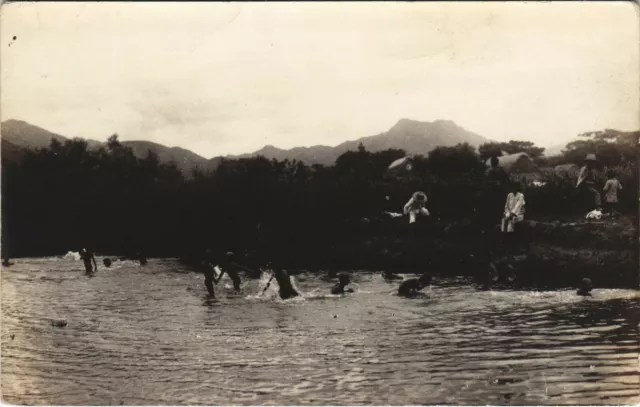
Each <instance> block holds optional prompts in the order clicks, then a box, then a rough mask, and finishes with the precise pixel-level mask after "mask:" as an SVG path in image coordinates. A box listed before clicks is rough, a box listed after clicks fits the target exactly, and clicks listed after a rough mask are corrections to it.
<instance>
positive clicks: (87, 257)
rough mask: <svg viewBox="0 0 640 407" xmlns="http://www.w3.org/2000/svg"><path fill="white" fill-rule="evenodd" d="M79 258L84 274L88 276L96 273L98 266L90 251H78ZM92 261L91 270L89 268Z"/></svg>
mask: <svg viewBox="0 0 640 407" xmlns="http://www.w3.org/2000/svg"><path fill="white" fill-rule="evenodd" d="M80 258H81V259H82V261H83V262H84V269H85V270H86V274H90V273H91V272H92V271H98V264H97V263H96V258H95V256H94V255H93V253H92V252H91V251H89V250H87V249H82V250H80ZM92 261H93V265H94V267H95V268H94V269H93V270H92V267H91V262H92Z"/></svg>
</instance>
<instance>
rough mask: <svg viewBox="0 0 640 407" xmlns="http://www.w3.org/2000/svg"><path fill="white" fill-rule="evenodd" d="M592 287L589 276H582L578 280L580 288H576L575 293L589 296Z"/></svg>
mask: <svg viewBox="0 0 640 407" xmlns="http://www.w3.org/2000/svg"><path fill="white" fill-rule="evenodd" d="M592 289H593V284H592V283H591V279H590V278H583V279H582V281H580V288H578V292H577V293H576V294H578V295H581V296H583V297H591V290H592Z"/></svg>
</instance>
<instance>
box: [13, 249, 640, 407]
mask: <svg viewBox="0 0 640 407" xmlns="http://www.w3.org/2000/svg"><path fill="white" fill-rule="evenodd" d="M100 263H101V261H100V259H98V264H99V271H98V273H97V274H96V275H95V276H94V277H92V278H88V277H86V276H85V275H84V274H83V273H84V270H83V266H82V263H81V262H79V261H70V260H61V259H50V258H49V259H22V260H17V261H16V264H15V265H13V266H11V267H9V268H4V269H3V270H2V301H1V305H2V394H3V398H4V400H5V401H6V402H9V403H17V404H32V405H33V404H36V405H38V404H39V405H42V404H48V405H52V404H53V405H58V404H65V405H78V404H80V405H120V404H125V405H139V404H147V405H149V404H152V405H164V404H169V405H183V404H207V405H219V404H254V405H255V404H271V405H273V404H289V405H291V404H324V405H345V404H350V405H356V404H387V405H388V404H392V405H398V404H404V405H406V404H498V405H501V404H529V405H535V404H554V405H557V404H637V403H639V402H640V394H639V391H640V390H639V389H640V374H639V370H638V364H639V359H638V351H639V349H640V347H639V345H638V320H639V318H638V314H639V313H640V306H639V305H638V302H637V292H636V291H633V290H599V289H596V290H595V291H594V296H593V297H592V298H582V297H578V296H576V295H575V293H574V290H570V291H549V292H526V291H482V290H479V289H477V288H476V287H474V286H473V285H472V284H470V283H469V282H468V281H463V280H456V279H436V280H435V281H434V283H435V284H434V286H433V287H431V288H429V289H427V290H425V295H424V296H421V297H419V298H416V299H405V298H401V297H398V296H396V295H395V290H396V289H397V285H398V282H394V283H388V282H385V281H384V280H383V279H382V277H381V276H380V275H378V274H374V273H354V274H353V280H354V281H355V283H356V291H357V293H356V294H353V295H347V296H344V297H339V296H331V295H326V293H328V292H329V288H330V287H331V285H332V283H331V282H329V281H327V280H324V279H322V278H319V277H317V276H315V275H312V274H301V275H299V276H297V277H296V285H297V286H298V288H299V289H300V290H301V291H302V292H304V293H306V294H305V296H304V298H296V299H293V300H289V301H281V300H278V299H276V298H275V296H274V294H275V291H274V289H275V284H274V285H273V286H272V287H271V288H270V289H269V290H268V291H267V293H266V294H265V295H264V296H258V295H256V294H257V293H258V292H260V291H261V290H262V287H264V285H265V281H264V280H249V281H247V282H245V283H244V285H243V293H242V294H233V293H232V292H231V290H229V288H230V287H231V282H230V281H229V280H228V279H227V277H224V278H223V279H222V280H221V282H220V284H219V286H218V287H217V293H218V298H217V300H215V301H212V300H209V299H207V297H206V295H205V294H206V289H205V287H204V284H203V277H202V275H201V274H196V273H194V272H192V271H190V270H188V269H186V268H185V267H184V266H181V265H179V264H178V263H176V262H175V261H171V260H156V259H152V260H150V262H149V264H148V265H147V266H146V267H140V266H139V265H137V264H135V263H133V262H116V263H115V264H114V266H112V268H110V269H106V268H104V267H103V266H101V264H100ZM224 286H226V287H227V288H225V287H224ZM58 319H65V320H66V321H67V323H68V324H67V326H66V327H64V328H60V327H55V326H53V325H52V324H51V321H52V320H58Z"/></svg>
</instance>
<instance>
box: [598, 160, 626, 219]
mask: <svg viewBox="0 0 640 407" xmlns="http://www.w3.org/2000/svg"><path fill="white" fill-rule="evenodd" d="M607 178H608V180H607V182H606V183H605V184H604V189H603V191H604V205H605V208H604V209H605V211H606V212H607V213H609V214H614V213H616V212H617V211H616V206H618V191H622V185H621V184H620V181H618V178H616V172H615V171H614V170H609V171H608V172H607Z"/></svg>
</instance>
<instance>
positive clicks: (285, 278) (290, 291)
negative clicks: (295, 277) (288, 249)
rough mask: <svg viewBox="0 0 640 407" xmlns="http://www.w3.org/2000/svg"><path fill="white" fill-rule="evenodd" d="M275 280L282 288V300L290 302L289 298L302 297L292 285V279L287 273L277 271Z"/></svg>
mask: <svg viewBox="0 0 640 407" xmlns="http://www.w3.org/2000/svg"><path fill="white" fill-rule="evenodd" d="M274 278H275V279H276V281H277V282H278V286H279V287H280V290H279V294H280V298H282V299H283V300H288V299H289V298H293V297H297V296H299V295H300V293H299V292H298V291H296V289H295V288H293V284H291V278H290V277H289V274H287V272H286V271H284V270H282V269H277V270H276V271H275V273H274Z"/></svg>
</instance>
